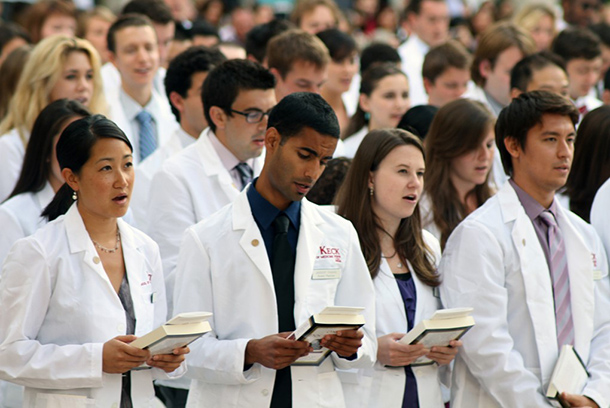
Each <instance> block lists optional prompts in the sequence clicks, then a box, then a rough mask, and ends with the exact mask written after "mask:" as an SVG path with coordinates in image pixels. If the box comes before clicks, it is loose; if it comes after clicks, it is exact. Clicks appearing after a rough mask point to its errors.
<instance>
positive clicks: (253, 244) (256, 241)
mask: <svg viewBox="0 0 610 408" xmlns="http://www.w3.org/2000/svg"><path fill="white" fill-rule="evenodd" d="M258 244H259V242H258V239H253V240H252V246H253V247H257V246H258Z"/></svg>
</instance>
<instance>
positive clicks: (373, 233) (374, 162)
mask: <svg viewBox="0 0 610 408" xmlns="http://www.w3.org/2000/svg"><path fill="white" fill-rule="evenodd" d="M399 146H414V147H416V148H417V149H418V150H419V151H420V152H421V154H422V156H423V155H424V148H423V147H422V144H421V142H420V140H419V139H418V138H417V136H414V135H412V134H411V133H409V132H406V131H404V130H400V129H378V130H373V131H371V132H369V134H368V135H366V136H365V137H364V139H363V140H362V143H361V144H360V147H358V150H357V151H356V155H355V156H354V159H353V161H352V165H351V166H350V169H349V171H348V172H347V177H346V178H345V181H344V182H343V185H342V186H341V188H340V189H339V193H338V194H337V205H338V209H337V214H339V215H342V216H343V217H345V218H347V219H348V220H350V221H351V222H352V224H354V227H355V228H356V231H357V232H358V239H359V240H360V246H361V247H362V252H363V254H364V258H365V259H366V263H367V265H368V267H369V272H370V274H371V276H372V277H373V278H375V277H376V276H377V274H378V273H379V266H380V264H381V255H382V253H381V245H380V243H379V234H380V233H385V234H388V232H387V231H385V230H384V229H383V226H382V225H381V222H380V221H379V219H378V217H377V215H376V214H375V212H374V211H373V208H372V205H371V195H370V194H369V188H368V185H369V179H370V174H371V172H374V171H376V170H377V169H378V168H379V165H380V164H381V162H382V161H383V159H385V157H386V156H387V155H388V154H390V152H391V151H393V150H394V149H395V148H397V147H399ZM391 238H392V240H393V241H394V248H396V252H397V253H398V255H399V256H400V259H401V261H402V262H403V263H406V261H409V262H410V263H411V266H412V267H413V272H414V273H415V274H416V275H417V277H418V278H419V279H420V280H421V281H422V282H423V283H425V284H426V285H428V286H433V287H435V286H438V285H439V284H440V278H439V276H438V274H437V273H436V270H435V267H434V261H433V253H432V251H431V250H430V248H429V247H428V246H427V245H426V243H425V242H424V238H423V234H422V227H421V218H420V211H419V206H416V207H415V210H414V211H413V214H412V215H411V216H410V217H408V218H403V219H402V220H401V221H400V224H399V226H398V229H397V230H396V234H395V235H394V236H393V237H391Z"/></svg>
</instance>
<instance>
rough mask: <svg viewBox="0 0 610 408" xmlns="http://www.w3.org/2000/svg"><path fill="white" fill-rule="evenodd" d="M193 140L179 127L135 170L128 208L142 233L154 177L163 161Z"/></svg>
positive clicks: (145, 228) (146, 222) (145, 222)
mask: <svg viewBox="0 0 610 408" xmlns="http://www.w3.org/2000/svg"><path fill="white" fill-rule="evenodd" d="M195 140H196V139H195V138H194V137H192V136H191V135H189V134H188V133H186V132H185V131H184V129H182V128H181V127H179V128H178V129H176V130H175V131H174V133H173V134H172V136H171V137H170V139H169V140H168V141H167V143H165V144H164V145H163V146H159V147H158V148H157V149H156V150H155V151H154V152H153V153H152V154H151V155H150V156H148V157H147V158H146V160H144V161H143V162H142V163H140V165H139V166H137V167H136V168H135V175H136V179H135V183H134V186H133V192H132V193H131V201H130V203H129V208H131V210H132V212H133V218H134V220H135V225H136V227H138V228H139V229H141V230H142V231H146V230H147V225H148V217H147V210H148V202H149V198H150V185H151V183H152V179H153V177H154V175H155V174H156V173H157V171H159V169H161V166H162V165H163V163H164V162H165V160H167V159H169V158H170V157H172V156H173V155H175V154H176V153H178V152H179V151H180V150H182V149H184V148H185V147H187V146H190V145H191V144H192V143H194V142H195Z"/></svg>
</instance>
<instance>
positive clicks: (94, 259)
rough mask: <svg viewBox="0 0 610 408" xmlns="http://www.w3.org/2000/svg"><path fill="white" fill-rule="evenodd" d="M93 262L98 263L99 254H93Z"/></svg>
mask: <svg viewBox="0 0 610 408" xmlns="http://www.w3.org/2000/svg"><path fill="white" fill-rule="evenodd" d="M93 263H94V264H96V265H97V264H99V263H100V257H99V256H94V257H93Z"/></svg>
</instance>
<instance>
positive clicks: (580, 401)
mask: <svg viewBox="0 0 610 408" xmlns="http://www.w3.org/2000/svg"><path fill="white" fill-rule="evenodd" d="M561 398H563V399H564V400H565V401H566V402H567V403H568V404H570V406H571V407H578V408H580V407H593V408H599V405H597V404H596V403H595V402H594V401H593V400H592V399H590V398H587V397H585V396H584V395H577V394H568V393H567V392H562V393H561Z"/></svg>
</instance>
